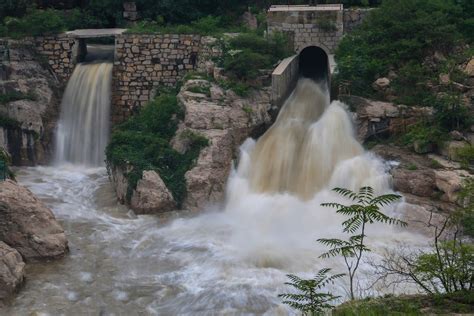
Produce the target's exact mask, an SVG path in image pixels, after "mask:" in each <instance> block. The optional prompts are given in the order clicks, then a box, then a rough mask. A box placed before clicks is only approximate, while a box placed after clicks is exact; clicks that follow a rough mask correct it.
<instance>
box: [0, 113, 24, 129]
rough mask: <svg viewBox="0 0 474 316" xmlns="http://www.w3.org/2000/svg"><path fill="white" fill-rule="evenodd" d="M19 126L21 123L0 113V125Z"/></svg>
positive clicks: (6, 126) (13, 127) (5, 126)
mask: <svg viewBox="0 0 474 316" xmlns="http://www.w3.org/2000/svg"><path fill="white" fill-rule="evenodd" d="M20 126H21V123H20V122H18V121H17V120H15V119H12V118H10V117H8V116H4V115H1V114H0V127H3V128H6V129H16V128H19V127H20Z"/></svg>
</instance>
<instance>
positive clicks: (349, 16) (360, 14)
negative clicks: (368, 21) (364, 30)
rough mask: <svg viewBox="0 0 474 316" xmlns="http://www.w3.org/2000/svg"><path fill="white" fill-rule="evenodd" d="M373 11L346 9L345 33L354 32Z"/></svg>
mask: <svg viewBox="0 0 474 316" xmlns="http://www.w3.org/2000/svg"><path fill="white" fill-rule="evenodd" d="M372 10H373V9H345V10H344V33H350V32H352V31H353V30H354V29H355V28H356V27H357V26H359V25H360V24H361V23H362V21H363V20H364V19H365V18H366V17H367V15H368V14H369V13H370V12H371V11H372Z"/></svg>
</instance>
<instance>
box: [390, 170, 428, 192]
mask: <svg viewBox="0 0 474 316" xmlns="http://www.w3.org/2000/svg"><path fill="white" fill-rule="evenodd" d="M392 176H393V187H394V189H395V190H397V191H400V192H404V193H410V194H413V195H417V196H424V197H432V196H434V195H435V190H436V185H435V181H434V179H435V175H434V172H433V171H432V170H406V169H401V168H396V169H394V170H393V171H392Z"/></svg>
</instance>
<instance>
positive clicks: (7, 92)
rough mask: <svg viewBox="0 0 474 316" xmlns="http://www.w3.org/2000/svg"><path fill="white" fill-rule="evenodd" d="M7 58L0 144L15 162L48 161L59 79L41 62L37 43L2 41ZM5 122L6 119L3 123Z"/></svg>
mask: <svg viewBox="0 0 474 316" xmlns="http://www.w3.org/2000/svg"><path fill="white" fill-rule="evenodd" d="M3 44H4V47H5V51H6V54H5V56H8V58H6V59H3V60H2V61H1V62H0V68H2V69H4V76H3V78H0V95H3V96H6V97H7V98H6V103H4V104H1V103H0V146H1V147H3V148H5V149H7V151H8V152H9V153H10V155H11V157H12V163H13V164H15V165H34V164H36V163H46V162H47V161H48V160H49V155H50V153H51V152H52V147H53V146H52V145H53V144H52V140H53V132H54V129H55V124H56V120H57V116H58V113H59V104H60V97H59V89H60V83H59V81H58V80H57V79H56V77H55V75H54V73H53V72H52V71H50V70H49V65H47V64H44V63H43V62H42V60H43V59H42V58H41V57H39V55H38V53H36V51H35V47H34V45H35V44H34V43H33V42H29V41H28V40H23V41H13V40H8V41H4V42H3ZM2 122H3V123H2Z"/></svg>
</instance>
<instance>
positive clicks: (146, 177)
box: [130, 171, 176, 214]
mask: <svg viewBox="0 0 474 316" xmlns="http://www.w3.org/2000/svg"><path fill="white" fill-rule="evenodd" d="M130 206H131V208H132V209H133V210H134V211H135V213H137V214H151V213H160V212H166V211H172V210H174V209H176V202H175V201H174V198H173V195H172V194H171V192H170V191H169V190H168V188H167V187H166V185H165V183H164V182H163V180H162V179H161V178H160V176H159V175H158V173H156V172H155V171H143V176H142V179H141V180H139V181H138V183H137V187H136V189H135V190H134V192H133V195H132V199H131V203H130Z"/></svg>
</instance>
